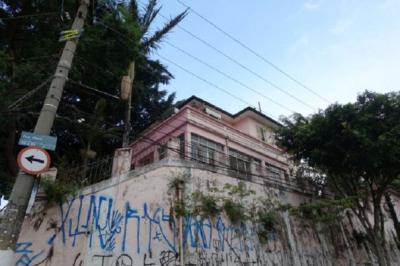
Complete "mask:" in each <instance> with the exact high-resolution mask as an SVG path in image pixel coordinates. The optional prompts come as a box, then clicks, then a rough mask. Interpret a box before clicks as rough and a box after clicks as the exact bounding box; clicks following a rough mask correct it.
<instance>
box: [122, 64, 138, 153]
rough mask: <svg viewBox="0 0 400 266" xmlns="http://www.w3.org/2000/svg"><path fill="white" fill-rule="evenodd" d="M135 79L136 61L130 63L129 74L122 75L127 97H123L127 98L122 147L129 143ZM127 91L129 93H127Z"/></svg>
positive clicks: (123, 92)
mask: <svg viewBox="0 0 400 266" xmlns="http://www.w3.org/2000/svg"><path fill="white" fill-rule="evenodd" d="M134 79H135V62H132V63H131V64H130V65H129V71H128V76H123V77H122V82H121V94H122V95H123V94H125V96H127V97H121V98H122V99H123V100H126V101H127V102H126V105H125V122H124V124H125V129H124V134H123V136H122V147H123V148H126V147H128V145H129V134H130V132H131V109H132V106H131V105H132V90H133V80H134ZM127 93H129V94H128V95H127Z"/></svg>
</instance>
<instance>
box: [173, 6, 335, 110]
mask: <svg viewBox="0 0 400 266" xmlns="http://www.w3.org/2000/svg"><path fill="white" fill-rule="evenodd" d="M177 2H179V3H180V4H181V5H183V6H184V7H186V8H188V9H190V10H191V11H192V12H193V13H194V14H195V15H197V16H198V17H200V18H201V19H202V20H204V21H205V22H207V23H208V24H210V25H211V26H212V27H214V28H215V29H217V30H218V31H219V32H221V33H222V34H224V35H225V36H227V37H228V38H229V39H231V40H233V41H234V42H236V43H237V44H239V45H240V46H241V47H242V48H244V49H246V50H247V51H249V52H250V53H252V54H253V55H255V56H256V57H258V58H259V59H261V60H262V61H264V62H265V63H267V64H268V65H270V66H271V67H272V68H273V69H275V70H276V71H278V72H279V73H281V74H283V75H284V76H285V77H287V78H289V79H290V80H292V81H293V82H295V83H296V84H297V85H299V86H301V87H303V88H304V89H306V90H308V91H309V92H311V93H312V94H314V95H315V96H317V97H318V98H320V99H322V100H323V101H325V102H327V103H331V102H330V101H329V100H328V99H326V98H325V97H323V96H322V95H320V94H319V93H317V92H316V91H315V90H313V89H311V88H310V87H308V86H306V85H305V84H304V83H302V82H300V81H299V80H298V79H297V78H295V77H293V76H292V75H290V74H289V73H287V72H286V71H284V70H282V69H281V68H280V67H278V66H277V65H276V64H274V63H273V62H271V61H270V60H268V59H267V58H265V57H264V56H262V55H261V54H259V53H258V52H256V51H254V50H253V49H251V48H250V47H249V46H247V45H246V44H244V43H243V42H241V41H239V40H238V39H237V38H235V37H234V36H233V35H231V34H230V33H228V32H226V31H225V30H223V29H222V28H221V27H219V26H218V25H216V24H215V23H213V22H212V21H210V20H209V19H207V18H206V17H204V16H203V15H201V14H200V13H199V12H197V11H196V10H195V9H193V8H192V7H190V6H188V5H186V4H185V3H183V2H182V1H180V0H177Z"/></svg>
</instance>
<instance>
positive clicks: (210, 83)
mask: <svg viewBox="0 0 400 266" xmlns="http://www.w3.org/2000/svg"><path fill="white" fill-rule="evenodd" d="M104 25H105V24H104ZM105 26H107V25H105ZM178 26H179V25H178ZM107 27H108V28H109V29H110V30H112V31H113V32H115V33H118V36H120V37H122V38H124V39H126V40H128V41H129V40H130V39H129V38H128V37H126V36H125V35H124V34H122V33H121V32H118V31H117V30H115V29H113V28H111V27H109V26H107ZM155 53H156V54H157V55H158V56H159V57H161V58H163V59H164V60H166V61H168V62H170V63H171V64H173V65H175V66H176V67H178V68H180V69H181V70H183V71H184V72H186V73H188V74H190V75H192V76H194V77H196V78H197V79H199V80H201V81H203V82H205V83H207V84H208V85H210V86H212V87H214V88H216V89H218V90H220V91H223V92H224V93H225V94H228V95H229V96H231V97H233V98H235V99H236V100H238V101H240V102H243V103H245V104H246V105H248V106H251V107H253V108H255V109H257V107H256V106H255V105H253V104H251V103H249V102H247V101H245V100H243V99H242V98H240V97H239V96H236V95H235V94H233V93H231V92H229V91H228V90H227V89H224V88H222V87H220V86H218V85H216V84H215V83H213V82H211V81H209V80H207V79H206V78H203V77H201V76H199V75H197V74H195V73H194V72H192V71H190V70H188V69H186V68H184V67H183V66H181V65H179V64H177V63H175V62H174V61H172V60H170V59H168V58H166V57H164V56H162V55H161V54H159V53H158V52H155ZM221 72H222V71H221ZM226 75H227V76H229V75H228V74H226ZM311 108H312V107H311ZM285 109H290V108H288V107H285ZM291 111H292V110H291ZM267 116H270V117H272V115H271V114H268V115H267ZM274 120H278V119H276V118H274Z"/></svg>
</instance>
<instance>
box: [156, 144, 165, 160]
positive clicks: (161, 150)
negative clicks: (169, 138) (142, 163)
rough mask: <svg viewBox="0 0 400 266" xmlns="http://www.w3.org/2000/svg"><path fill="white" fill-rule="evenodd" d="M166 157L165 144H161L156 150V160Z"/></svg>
mask: <svg viewBox="0 0 400 266" xmlns="http://www.w3.org/2000/svg"><path fill="white" fill-rule="evenodd" d="M165 157H167V144H163V145H161V146H160V147H159V148H158V159H159V160H162V159H164V158H165Z"/></svg>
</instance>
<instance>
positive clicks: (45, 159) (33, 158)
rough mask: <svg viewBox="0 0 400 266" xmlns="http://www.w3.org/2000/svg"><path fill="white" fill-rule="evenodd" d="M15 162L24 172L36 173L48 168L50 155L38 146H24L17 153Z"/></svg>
mask: <svg viewBox="0 0 400 266" xmlns="http://www.w3.org/2000/svg"><path fill="white" fill-rule="evenodd" d="M17 163H18V166H19V168H21V170H22V171H23V172H25V173H28V174H32V175H36V174H40V173H43V172H45V171H47V170H48V169H49V166H50V155H49V154H48V153H47V151H45V150H44V149H42V148H39V147H34V146H31V147H26V148H25V149H22V150H21V151H20V152H19V153H18V157H17Z"/></svg>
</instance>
